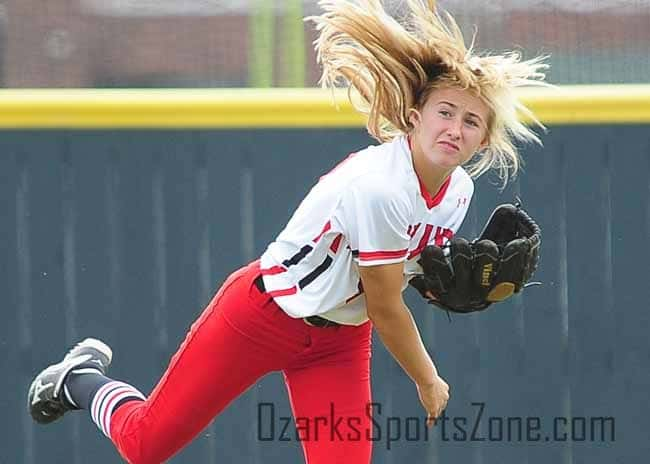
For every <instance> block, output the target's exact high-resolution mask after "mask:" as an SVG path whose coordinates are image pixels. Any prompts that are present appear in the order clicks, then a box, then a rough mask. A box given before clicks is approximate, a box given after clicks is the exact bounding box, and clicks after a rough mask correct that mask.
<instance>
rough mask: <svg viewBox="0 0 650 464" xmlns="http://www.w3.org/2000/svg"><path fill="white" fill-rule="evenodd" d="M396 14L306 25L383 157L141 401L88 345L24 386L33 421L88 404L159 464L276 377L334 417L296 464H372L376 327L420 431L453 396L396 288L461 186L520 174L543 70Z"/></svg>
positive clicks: (311, 211)
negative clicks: (416, 409) (351, 94)
mask: <svg viewBox="0 0 650 464" xmlns="http://www.w3.org/2000/svg"><path fill="white" fill-rule="evenodd" d="M407 3H408V5H409V7H410V10H411V24H410V27H408V28H406V27H403V26H401V25H399V24H398V23H396V22H395V21H394V20H392V19H390V17H389V16H388V15H387V14H386V13H385V12H384V10H383V8H382V7H381V4H380V3H379V2H377V1H371V0H357V1H349V0H324V1H321V2H320V4H321V6H322V7H323V8H324V10H325V11H324V13H323V14H322V15H321V16H318V17H313V18H310V19H311V20H313V21H314V22H315V23H316V25H317V27H318V30H319V33H320V35H319V39H318V41H317V45H316V47H317V51H318V57H319V61H320V62H321V64H322V65H323V78H322V81H323V83H324V84H325V85H334V82H337V81H339V80H340V79H343V80H345V81H346V82H348V83H349V85H350V86H351V87H352V90H353V91H355V92H356V93H357V94H358V96H359V97H360V99H359V100H360V101H362V102H363V103H364V104H365V107H366V108H369V112H368V130H369V132H370V134H371V135H373V136H374V137H375V138H376V139H378V140H379V141H380V142H381V144H380V145H378V146H371V147H368V148H366V149H363V150H361V151H359V152H357V153H354V154H352V155H350V156H349V157H348V158H347V159H346V160H344V161H343V162H341V163H340V164H339V165H338V166H337V167H335V168H334V169H333V170H332V171H331V172H329V173H327V174H326V175H324V176H323V177H322V178H321V179H320V181H319V182H318V183H317V184H316V185H315V186H314V187H313V188H312V189H311V191H310V192H309V193H308V194H307V195H306V197H305V199H304V200H303V202H302V203H301V204H300V206H299V207H298V209H297V210H296V211H295V213H294V215H293V216H292V218H291V219H290V221H289V223H288V224H287V226H286V227H285V229H284V230H283V231H282V232H281V233H280V234H279V235H278V237H277V238H276V240H275V241H274V242H273V243H271V244H270V245H269V247H268V248H267V250H266V251H265V252H264V254H263V255H262V256H261V258H260V259H259V260H256V261H255V262H253V263H251V264H249V265H247V266H245V267H244V268H242V269H240V270H238V271H236V272H235V273H233V274H232V275H231V276H230V277H229V278H228V279H227V280H226V281H225V283H224V284H223V285H222V287H221V288H220V289H219V291H218V292H217V294H216V295H215V296H214V298H213V299H212V301H211V302H210V303H209V305H208V306H207V308H206V309H205V311H204V312H203V313H202V315H201V316H200V317H199V319H198V320H197V321H196V322H195V323H194V324H193V325H192V327H191V329H190V331H189V333H188V334H187V336H186V338H185V340H184V341H183V342H182V343H181V345H180V347H179V349H178V351H177V352H176V354H175V355H174V356H173V357H172V359H171V362H170V364H169V366H168V368H167V370H166V372H165V373H164V374H163V376H162V378H161V379H160V381H159V382H158V384H157V385H156V387H155V388H154V389H153V391H152V392H151V393H150V394H149V395H148V396H146V397H145V395H143V394H142V393H140V392H139V391H138V390H137V389H136V388H135V387H133V386H131V385H129V384H127V383H124V382H120V381H116V380H113V379H111V378H109V377H108V376H107V375H106V373H107V368H108V366H109V364H110V363H111V358H112V352H111V349H110V348H109V347H108V346H107V345H106V344H105V343H103V342H101V341H99V340H96V339H92V338H88V339H86V340H84V341H82V342H81V343H79V344H78V345H77V346H75V347H74V348H72V349H71V350H70V351H69V352H68V354H67V355H66V356H65V357H64V359H63V360H62V361H61V362H59V363H57V364H54V365H52V366H50V367H48V368H46V369H45V370H43V371H42V372H41V373H39V374H38V375H37V376H36V378H35V380H34V382H33V383H32V385H31V387H30V389H29V394H28V401H29V409H30V412H31V415H32V417H33V418H34V419H35V420H36V421H37V422H39V423H50V422H53V421H55V420H57V419H59V418H60V417H61V416H63V414H64V413H66V412H67V411H71V410H78V409H86V410H88V411H89V412H90V416H91V418H92V420H93V421H94V422H95V423H96V425H97V426H98V427H99V429H100V430H101V431H102V432H103V433H104V434H105V435H106V436H107V437H108V438H110V439H111V440H112V441H113V443H114V444H115V446H116V447H117V449H118V450H119V452H120V454H121V455H122V456H123V458H124V459H125V460H127V461H128V462H130V463H134V464H153V463H160V462H163V461H164V460H166V459H168V458H169V457H170V456H172V455H173V454H174V453H175V452H177V451H178V450H179V449H181V448H182V447H183V446H184V445H185V444H187V443H188V442H189V441H190V440H191V439H192V438H193V437H195V436H196V435H197V434H198V433H199V432H200V431H201V430H202V429H203V428H204V427H205V426H206V425H207V424H208V423H209V422H210V421H211V420H212V419H213V418H214V417H215V416H216V415H217V414H219V412H221V411H222V410H223V409H224V408H225V407H226V406H227V405H228V404H229V403H230V402H231V401H232V400H233V399H235V398H236V397H237V396H238V395H239V394H240V393H242V392H243V391H244V390H245V389H246V388H248V387H249V386H250V385H251V384H253V383H254V382H255V381H256V380H258V379H259V378H260V377H262V376H263V375H265V374H267V373H269V372H272V371H282V373H283V374H284V377H285V381H286V385H287V389H288V391H289V397H290V401H291V406H292V409H293V412H294V414H295V415H296V416H300V417H304V418H314V424H317V423H318V419H321V420H322V419H323V417H325V418H327V417H329V415H330V412H331V411H333V412H334V416H333V417H332V420H335V421H336V420H337V419H339V418H345V420H343V421H341V422H340V424H339V426H338V427H337V430H338V433H337V434H334V435H330V434H329V433H322V434H321V435H320V436H319V437H318V439H315V438H314V436H312V437H303V438H305V439H304V440H303V441H302V445H303V450H304V454H305V459H306V461H307V462H308V463H309V464H323V463H339V462H345V463H355V464H357V463H369V462H370V456H371V449H372V441H371V440H370V438H371V437H372V434H371V433H370V429H371V424H370V418H369V415H368V411H367V407H368V405H369V403H370V402H371V390H370V350H371V347H370V340H371V328H372V327H374V328H375V330H377V333H378V335H379V337H380V339H381V341H382V342H383V343H384V344H385V346H386V347H387V349H388V350H389V351H390V353H391V354H392V355H393V356H394V357H395V359H396V360H397V362H398V363H399V364H400V365H401V366H402V368H403V369H404V371H405V373H406V374H407V375H408V376H409V377H410V378H411V379H412V380H413V382H414V383H415V385H416V387H417V392H418V394H419V398H420V400H421V402H422V405H423V407H424V410H425V411H426V413H427V415H428V420H429V424H431V423H432V422H433V420H434V418H436V417H437V416H438V415H440V413H441V412H442V410H443V409H444V408H445V406H446V404H447V401H448V399H449V387H448V386H447V384H446V383H445V381H444V380H443V379H442V378H441V377H440V375H439V374H438V372H437V370H436V368H435V366H434V363H433V361H432V360H431V357H430V356H429V354H428V353H427V351H426V349H425V347H424V345H423V343H422V341H421V338H420V336H419V334H418V330H417V327H416V325H415V323H414V321H413V318H412V316H411V313H410V311H409V309H408V308H407V307H406V306H405V304H404V302H403V300H402V291H403V290H404V288H405V287H406V285H407V283H408V279H409V276H412V275H414V274H417V273H419V272H421V268H420V267H419V265H418V263H417V260H418V257H419V254H420V252H421V251H422V249H423V248H424V247H425V246H426V245H428V244H434V243H435V244H438V245H442V244H443V243H445V242H446V241H448V240H449V239H450V238H451V237H452V236H453V234H454V233H455V232H456V231H457V230H458V228H459V227H460V225H461V223H462V221H463V219H464V217H465V214H466V212H467V209H468V207H469V203H470V200H471V197H472V194H473V182H472V179H471V176H470V175H474V176H475V175H478V174H480V173H482V172H484V171H486V170H487V169H489V168H492V167H495V168H497V169H500V170H501V173H502V174H504V175H507V172H508V170H507V169H508V167H513V168H514V169H515V171H516V168H517V166H518V156H517V153H516V151H515V149H514V146H513V140H514V139H523V140H536V138H535V135H534V134H533V133H532V132H531V131H530V130H529V129H528V128H527V127H526V126H524V125H522V124H521V123H520V122H519V121H518V120H517V118H516V113H517V111H521V110H524V112H526V111H525V108H523V107H522V106H521V104H520V103H518V102H517V100H516V99H515V98H514V96H513V89H514V88H515V87H516V86H519V85H523V84H530V83H535V82H538V83H539V82H540V81H541V78H543V75H542V74H540V72H539V71H540V70H541V69H542V68H543V65H542V64H541V63H540V61H539V60H532V61H522V60H520V59H519V57H518V56H515V55H506V56H490V57H487V58H481V57H478V56H477V55H474V54H473V53H472V52H471V50H467V49H466V47H465V45H464V43H463V39H462V36H461V35H460V32H459V31H458V29H457V26H456V25H455V23H454V22H453V19H451V18H449V19H447V20H446V21H442V20H441V18H440V17H439V16H438V15H437V14H436V13H435V8H434V6H435V5H434V2H432V1H429V2H423V1H418V0H409V1H408V2H407ZM528 114H529V112H528ZM475 155H476V156H475ZM472 158H475V160H474V162H473V163H471V164H469V165H468V164H467V163H468V162H470V161H471V160H472ZM463 166H465V167H466V168H467V170H466V169H465V168H463ZM332 405H333V406H334V407H333V408H332ZM350 418H353V420H350ZM325 420H327V419H325ZM322 425H323V426H327V427H329V425H326V424H322ZM303 432H304V431H302V432H300V433H303Z"/></svg>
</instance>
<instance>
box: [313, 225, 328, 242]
mask: <svg viewBox="0 0 650 464" xmlns="http://www.w3.org/2000/svg"><path fill="white" fill-rule="evenodd" d="M331 228H332V223H331V222H330V221H327V222H326V223H325V225H324V226H323V230H321V231H320V234H318V235H317V236H316V238H315V239H313V240H312V241H313V242H314V243H316V242H318V241H319V240H320V239H321V237H322V236H323V235H325V232H327V231H328V230H330V229H331Z"/></svg>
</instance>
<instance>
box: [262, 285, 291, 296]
mask: <svg viewBox="0 0 650 464" xmlns="http://www.w3.org/2000/svg"><path fill="white" fill-rule="evenodd" d="M297 292H298V287H296V286H293V287H291V288H283V289H281V290H271V291H270V292H266V293H268V294H269V295H271V296H272V297H273V298H275V297H276V296H287V295H295V294H296V293H297Z"/></svg>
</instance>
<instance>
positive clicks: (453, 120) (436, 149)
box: [411, 88, 490, 170]
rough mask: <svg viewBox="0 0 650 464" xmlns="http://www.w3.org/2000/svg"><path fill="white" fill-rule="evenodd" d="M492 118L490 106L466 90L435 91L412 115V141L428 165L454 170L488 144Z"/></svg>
mask: <svg viewBox="0 0 650 464" xmlns="http://www.w3.org/2000/svg"><path fill="white" fill-rule="evenodd" d="M489 115H490V111H489V108H488V106H487V105H486V104H485V103H484V102H483V101H482V100H481V99H480V98H478V97H477V96H475V95H473V94H472V93H470V92H469V91H467V90H463V89H458V88H441V89H436V90H433V91H432V92H431V94H430V95H429V97H428V98H427V100H426V102H425V104H424V106H423V107H422V109H421V110H420V111H419V112H414V113H413V114H412V116H411V122H412V124H413V125H414V130H413V132H412V133H411V142H412V143H413V144H415V145H416V150H417V151H419V152H420V153H421V154H422V155H424V158H425V159H426V160H427V161H428V162H429V163H432V164H433V165H435V166H436V167H438V168H442V169H444V170H451V169H454V168H455V167H456V166H460V165H462V164H464V163H465V162H467V161H469V159H470V158H471V157H472V155H474V153H476V152H477V151H478V150H480V149H482V148H484V147H485V145H486V144H487V127H488V126H487V124H488V118H489Z"/></svg>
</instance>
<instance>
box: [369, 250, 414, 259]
mask: <svg viewBox="0 0 650 464" xmlns="http://www.w3.org/2000/svg"><path fill="white" fill-rule="evenodd" d="M407 252H408V248H405V249H403V250H395V251H360V252H359V259H360V260H361V261H375V260H378V259H393V258H403V257H404V256H405V255H406V253H407Z"/></svg>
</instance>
